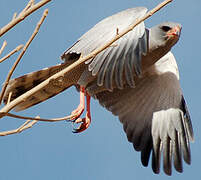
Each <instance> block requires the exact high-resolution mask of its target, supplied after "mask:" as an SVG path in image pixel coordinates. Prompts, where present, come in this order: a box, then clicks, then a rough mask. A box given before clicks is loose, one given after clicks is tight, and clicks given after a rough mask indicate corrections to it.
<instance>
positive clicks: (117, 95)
mask: <svg viewBox="0 0 201 180" xmlns="http://www.w3.org/2000/svg"><path fill="white" fill-rule="evenodd" d="M95 97H96V98H97V99H98V100H99V102H100V104H101V105H103V106H104V107H105V108H107V109H108V110H110V111H111V112H112V113H113V114H115V115H117V116H119V119H120V121H121V122H122V123H123V127H124V131H125V132H126V134H127V138H128V140H129V141H130V142H132V143H133V146H134V148H135V149H136V150H137V151H141V161H142V164H143V165H144V166H147V165H148V161H149V157H150V153H151V151H152V168H153V171H154V172H155V173H159V171H160V159H161V156H163V168H164V171H165V173H166V174H168V175H170V174H171V166H172V159H173V161H174V166H175V169H176V170H177V171H179V172H181V171H182V156H183V159H184V160H185V162H186V163H188V164H190V161H191V156H190V146H189V141H191V140H193V130H192V125H191V120H190V116H189V113H188V110H187V106H186V103H185V100H184V98H183V95H182V91H181V89H180V84H179V80H178V72H177V65H176V61H175V59H174V56H173V55H172V54H171V53H170V52H169V53H168V54H167V55H165V56H164V57H163V58H161V59H160V60H159V61H158V62H157V63H156V64H155V65H154V66H153V67H152V68H151V69H150V70H149V72H147V73H146V75H144V77H142V78H140V80H139V82H138V83H137V84H136V87H135V88H130V87H127V88H125V89H123V90H118V89H115V90H114V91H113V92H108V91H105V92H102V93H99V94H97V95H95Z"/></svg>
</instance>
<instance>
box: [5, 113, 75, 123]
mask: <svg viewBox="0 0 201 180" xmlns="http://www.w3.org/2000/svg"><path fill="white" fill-rule="evenodd" d="M6 116H9V117H13V118H17V119H30V120H36V121H46V122H57V121H65V120H70V119H72V118H74V117H75V116H76V115H69V116H64V117H61V118H53V119H43V118H33V117H26V116H19V115H16V114H12V113H7V114H6Z"/></svg>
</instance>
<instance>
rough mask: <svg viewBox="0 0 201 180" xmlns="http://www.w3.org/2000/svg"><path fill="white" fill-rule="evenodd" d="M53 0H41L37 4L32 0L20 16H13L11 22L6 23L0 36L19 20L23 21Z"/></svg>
mask: <svg viewBox="0 0 201 180" xmlns="http://www.w3.org/2000/svg"><path fill="white" fill-rule="evenodd" d="M50 1H51V0H41V1H40V2H38V3H37V4H35V5H33V3H34V1H33V0H30V2H31V3H30V2H29V3H30V4H29V3H28V5H27V6H26V7H25V9H24V10H22V13H20V16H18V17H16V18H13V19H12V21H11V22H9V23H8V24H7V25H5V26H4V27H3V28H1V29H0V37H1V36H3V35H4V34H5V33H6V32H7V31H9V30H10V29H11V28H12V27H14V26H15V25H16V24H18V23H19V22H21V21H23V20H24V19H25V18H26V17H27V16H29V15H30V14H31V13H33V12H34V11H36V10H37V9H39V8H40V7H42V6H44V5H45V4H47V3H48V2H50Z"/></svg>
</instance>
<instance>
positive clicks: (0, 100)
mask: <svg viewBox="0 0 201 180" xmlns="http://www.w3.org/2000/svg"><path fill="white" fill-rule="evenodd" d="M47 14H48V9H46V10H45V11H44V13H43V15H42V17H41V19H40V21H39V22H38V24H37V26H36V28H35V30H34V32H33V34H32V35H31V37H30V38H29V40H28V41H27V43H26V44H25V46H24V48H23V50H22V52H21V53H20V55H19V56H18V58H17V60H16V61H15V63H14V65H13V67H12V68H11V70H10V71H9V73H8V76H7V78H6V80H5V82H4V85H3V88H2V91H1V95H0V104H1V102H2V99H3V96H4V93H5V91H6V88H7V86H8V83H9V80H10V78H11V76H12V74H13V72H14V70H15V68H16V67H17V65H18V63H19V62H20V60H21V58H22V57H23V55H24V53H25V52H26V50H27V48H28V47H29V45H30V44H31V42H32V40H33V39H34V38H35V36H36V35H37V33H38V31H39V29H40V26H41V25H42V23H43V22H44V20H45V18H46V17H47Z"/></svg>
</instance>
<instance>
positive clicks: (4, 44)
mask: <svg viewBox="0 0 201 180" xmlns="http://www.w3.org/2000/svg"><path fill="white" fill-rule="evenodd" d="M6 45H7V42H6V41H4V42H3V44H2V46H1V49H0V55H1V53H2V52H3V50H4V49H5V47H6Z"/></svg>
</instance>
